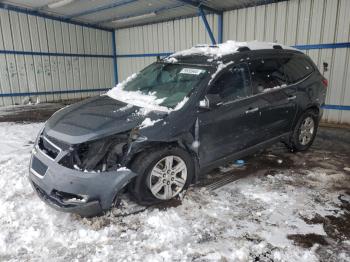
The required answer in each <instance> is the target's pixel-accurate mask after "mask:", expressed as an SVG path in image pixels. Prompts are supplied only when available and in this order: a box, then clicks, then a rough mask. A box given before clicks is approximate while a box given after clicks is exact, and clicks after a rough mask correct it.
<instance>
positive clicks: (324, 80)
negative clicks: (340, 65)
mask: <svg viewBox="0 0 350 262" xmlns="http://www.w3.org/2000/svg"><path fill="white" fill-rule="evenodd" d="M322 84H323V85H324V87H328V80H327V79H326V78H323V79H322Z"/></svg>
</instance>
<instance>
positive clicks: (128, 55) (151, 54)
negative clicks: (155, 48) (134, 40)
mask: <svg viewBox="0 0 350 262" xmlns="http://www.w3.org/2000/svg"><path fill="white" fill-rule="evenodd" d="M171 54H172V53H146V54H125V55H117V57H124V58H125V57H152V56H169V55H171Z"/></svg>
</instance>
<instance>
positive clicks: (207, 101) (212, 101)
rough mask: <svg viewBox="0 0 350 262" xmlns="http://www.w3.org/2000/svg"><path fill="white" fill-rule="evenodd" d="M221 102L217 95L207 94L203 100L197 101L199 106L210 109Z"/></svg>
mask: <svg viewBox="0 0 350 262" xmlns="http://www.w3.org/2000/svg"><path fill="white" fill-rule="evenodd" d="M220 104H221V98H220V96H219V95H214V94H208V95H206V96H205V97H204V99H203V100H201V101H199V107H200V108H205V109H210V108H215V107H218V106H219V105H220Z"/></svg>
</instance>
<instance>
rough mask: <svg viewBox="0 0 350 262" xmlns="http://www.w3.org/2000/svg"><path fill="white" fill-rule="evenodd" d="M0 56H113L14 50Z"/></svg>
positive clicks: (108, 56) (4, 51) (3, 52)
mask: <svg viewBox="0 0 350 262" xmlns="http://www.w3.org/2000/svg"><path fill="white" fill-rule="evenodd" d="M0 54H5V55H35V56H69V57H97V58H113V55H103V54H75V53H72V54H70V53H51V52H34V51H16V50H0Z"/></svg>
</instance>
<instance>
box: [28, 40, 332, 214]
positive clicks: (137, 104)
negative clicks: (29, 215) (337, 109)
mask: <svg viewBox="0 0 350 262" xmlns="http://www.w3.org/2000/svg"><path fill="white" fill-rule="evenodd" d="M326 87H327V80H326V79H325V78H324V77H323V76H322V75H321V74H320V72H319V71H318V69H317V67H316V66H315V64H314V63H313V62H312V61H311V59H310V58H309V57H308V56H306V55H305V54H303V53H302V52H300V51H298V50H295V49H293V48H288V47H285V46H282V45H277V44H274V43H261V44H259V43H257V42H252V43H249V42H248V43H237V42H227V43H224V44H220V45H215V46H197V47H193V48H191V49H189V50H185V51H182V52H178V53H175V54H173V55H171V56H169V57H166V58H164V59H162V60H158V61H157V62H155V63H153V64H151V65H149V66H148V67H146V68H145V69H143V70H142V71H141V72H139V73H138V74H135V75H133V76H131V77H129V78H128V79H127V80H126V81H124V82H122V83H120V84H118V86H117V87H116V88H113V89H111V90H110V91H109V92H108V93H107V94H104V95H101V96H98V97H93V98H89V99H87V100H84V101H81V102H79V103H76V104H73V105H70V106H68V107H66V108H64V109H62V110H60V111H58V112H56V113H55V114H54V115H53V116H52V117H51V118H50V119H49V120H48V121H47V122H46V123H45V126H44V128H43V129H42V130H41V131H40V133H39V135H38V137H37V140H36V142H35V146H34V149H33V154H32V157H31V161H30V175H29V178H30V182H31V184H32V186H33V188H34V190H35V191H36V192H37V194H38V195H39V197H40V198H41V199H42V200H43V201H45V202H46V203H47V204H49V205H50V206H51V207H53V208H55V209H58V210H61V211H65V212H73V213H78V214H80V215H82V216H93V215H97V214H101V213H103V212H104V211H106V210H108V209H110V208H111V207H112V206H113V205H114V204H115V203H116V202H117V199H118V196H119V195H120V192H122V191H124V190H125V189H126V190H128V191H129V192H130V193H131V195H132V196H133V198H134V199H135V200H136V201H137V202H138V203H140V204H143V205H151V204H154V203H159V202H162V201H167V200H170V199H172V198H174V197H177V196H178V195H179V194H180V193H181V192H182V191H183V190H185V189H186V188H187V187H188V186H189V185H190V184H191V183H195V182H196V181H197V180H198V179H199V177H200V175H201V174H203V173H205V172H206V171H208V170H210V169H212V168H214V167H217V166H220V165H222V164H225V163H227V162H230V161H233V160H235V159H239V158H242V157H244V156H246V155H249V154H252V153H254V152H255V151H257V150H259V149H262V148H266V147H268V146H270V145H271V144H273V143H276V142H284V143H285V144H286V145H287V146H288V148H290V149H291V150H293V151H303V150H306V149H308V148H309V147H310V146H311V144H312V142H313V140H314V138H315V135H316V131H317V127H318V123H319V120H320V118H321V116H322V105H324V102H325V96H326Z"/></svg>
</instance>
